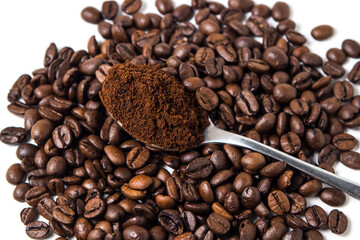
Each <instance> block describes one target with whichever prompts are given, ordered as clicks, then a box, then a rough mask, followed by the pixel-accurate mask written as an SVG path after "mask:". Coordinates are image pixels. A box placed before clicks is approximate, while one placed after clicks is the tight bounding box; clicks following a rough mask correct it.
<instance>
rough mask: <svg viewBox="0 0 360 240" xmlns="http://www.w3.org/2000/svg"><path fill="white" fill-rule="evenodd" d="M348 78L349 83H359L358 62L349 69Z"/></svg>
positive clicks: (359, 65) (359, 64)
mask: <svg viewBox="0 0 360 240" xmlns="http://www.w3.org/2000/svg"><path fill="white" fill-rule="evenodd" d="M348 78H349V80H350V81H351V82H353V83H357V82H359V81H360V62H357V63H356V64H355V65H354V66H353V68H352V69H351V71H350V73H349V75H348Z"/></svg>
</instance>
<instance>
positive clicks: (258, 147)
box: [203, 124, 360, 199]
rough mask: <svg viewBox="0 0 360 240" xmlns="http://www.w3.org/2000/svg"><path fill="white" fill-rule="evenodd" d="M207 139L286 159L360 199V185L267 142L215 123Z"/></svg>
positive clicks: (206, 140)
mask: <svg viewBox="0 0 360 240" xmlns="http://www.w3.org/2000/svg"><path fill="white" fill-rule="evenodd" d="M204 137H205V141H204V142H203V144H207V143H222V144H231V145H235V146H238V147H244V148H248V149H250V150H253V151H256V152H259V153H262V154H264V155H266V156H269V157H271V158H274V159H276V160H280V161H284V162H286V163H287V164H289V165H290V166H292V167H294V168H296V169H298V170H300V171H302V172H304V173H306V174H308V175H310V176H312V177H314V178H317V179H319V180H321V181H323V182H324V183H327V184H329V185H331V186H333V187H335V188H338V189H340V190H342V191H344V192H346V193H347V194H349V195H351V196H353V197H355V198H357V199H360V185H359V184H357V183H355V182H353V181H350V180H348V179H345V178H343V177H340V176H338V175H335V174H333V173H331V172H329V171H326V170H324V169H322V168H319V167H317V166H314V165H312V164H310V163H307V162H304V161H302V160H300V159H298V158H295V157H293V156H291V155H289V154H286V153H284V152H281V151H279V150H277V149H275V148H272V147H269V146H267V145H265V144H262V143H259V142H257V141H255V140H252V139H250V138H247V137H244V136H241V135H238V134H234V133H231V132H228V131H224V130H222V129H219V128H217V127H215V126H214V125H212V124H211V125H210V126H208V127H207V128H206V129H205V131H204Z"/></svg>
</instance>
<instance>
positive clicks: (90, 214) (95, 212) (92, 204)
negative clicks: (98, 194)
mask: <svg viewBox="0 0 360 240" xmlns="http://www.w3.org/2000/svg"><path fill="white" fill-rule="evenodd" d="M105 208H106V206H105V202H104V201H103V200H102V199H100V198H93V199H90V200H89V201H88V202H87V203H86V205H85V212H84V217H86V218H89V219H90V218H96V217H98V216H100V215H101V214H102V213H104V211H105Z"/></svg>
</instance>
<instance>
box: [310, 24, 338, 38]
mask: <svg viewBox="0 0 360 240" xmlns="http://www.w3.org/2000/svg"><path fill="white" fill-rule="evenodd" d="M333 33H334V29H333V28H332V27H331V26H329V25H319V26H317V27H315V28H313V29H312V30H311V35H312V36H313V38H315V39H316V40H319V41H320V40H326V39H328V38H330V37H331V36H332V35H333Z"/></svg>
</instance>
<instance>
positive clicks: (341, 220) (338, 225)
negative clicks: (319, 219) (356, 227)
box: [328, 209, 348, 234]
mask: <svg viewBox="0 0 360 240" xmlns="http://www.w3.org/2000/svg"><path fill="white" fill-rule="evenodd" d="M347 226H348V219H347V217H346V216H345V214H344V213H343V212H341V211H339V210H337V209H334V210H332V211H331V212H330V213H329V217H328V227H329V228H330V230H331V232H333V233H335V234H342V233H344V232H345V231H346V229H347Z"/></svg>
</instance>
